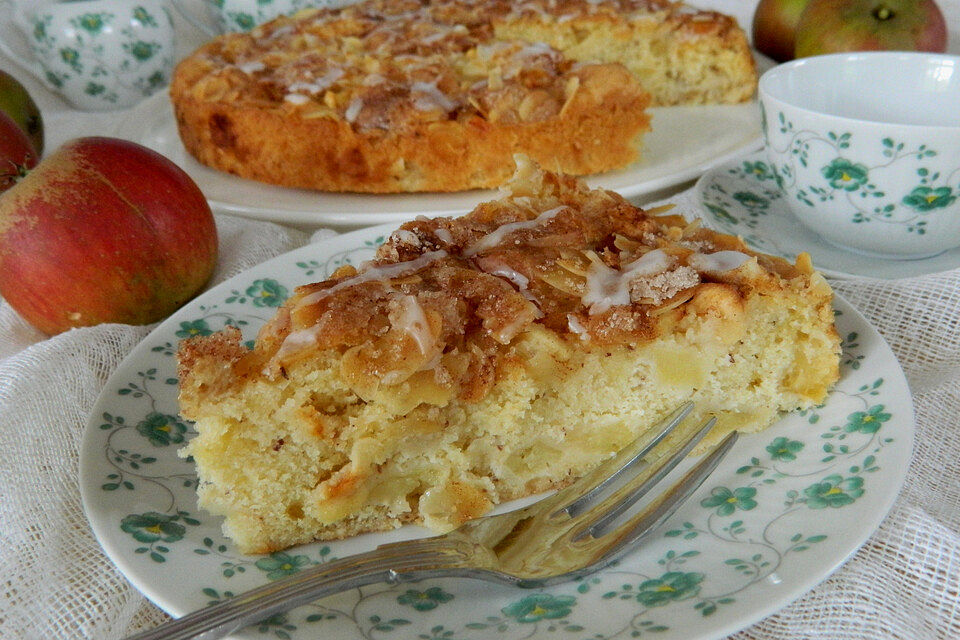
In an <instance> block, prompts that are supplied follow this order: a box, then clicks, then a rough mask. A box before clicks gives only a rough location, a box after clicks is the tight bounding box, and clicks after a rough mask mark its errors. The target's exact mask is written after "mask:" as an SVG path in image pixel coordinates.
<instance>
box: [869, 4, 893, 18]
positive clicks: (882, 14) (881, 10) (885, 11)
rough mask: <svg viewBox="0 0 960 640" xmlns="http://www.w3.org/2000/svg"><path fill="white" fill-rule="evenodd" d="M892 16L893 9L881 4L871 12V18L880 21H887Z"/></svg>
mask: <svg viewBox="0 0 960 640" xmlns="http://www.w3.org/2000/svg"><path fill="white" fill-rule="evenodd" d="M894 15H895V14H894V12H893V9H891V8H890V7H888V6H886V5H883V4H882V5H880V6H879V7H877V8H876V9H874V10H873V17H874V18H876V19H877V20H880V21H884V20H889V19H890V18H892V17H894Z"/></svg>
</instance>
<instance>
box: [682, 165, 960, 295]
mask: <svg viewBox="0 0 960 640" xmlns="http://www.w3.org/2000/svg"><path fill="white" fill-rule="evenodd" d="M694 198H695V199H696V200H697V202H698V203H699V204H700V206H702V207H703V208H704V209H705V213H706V215H705V219H704V222H706V224H707V225H708V226H710V227H712V228H714V229H717V230H718V231H723V232H724V233H731V234H734V235H738V236H741V237H742V238H743V239H744V241H745V242H746V243H747V245H748V246H750V248H751V249H756V250H757V251H762V252H764V253H769V254H772V255H775V256H781V257H783V258H786V259H788V260H790V261H793V260H794V259H796V257H797V254H798V253H800V252H802V251H806V252H807V253H809V254H810V257H811V258H813V264H814V266H815V267H817V269H819V270H820V271H822V272H823V273H824V274H826V275H828V276H831V277H834V278H855V277H867V278H882V279H888V280H893V279H896V278H910V277H915V276H922V275H926V274H930V273H939V272H941V271H949V270H951V269H957V268H960V249H953V250H950V251H945V252H944V253H941V254H939V255H936V256H933V257H931V258H924V259H920V260H895V259H890V258H880V257H876V256H869V255H864V254H860V253H856V252H854V251H851V250H847V249H841V248H840V247H837V246H836V245H833V244H831V243H829V242H827V241H825V240H823V239H822V238H820V237H819V236H818V235H817V234H816V233H814V232H813V231H811V230H810V229H809V228H807V227H806V226H804V225H803V223H801V222H800V221H799V220H798V219H797V218H796V217H795V216H794V215H793V213H792V212H791V211H790V210H789V208H788V207H787V206H786V204H785V203H784V201H783V198H784V196H783V194H782V193H781V191H780V190H779V188H778V187H777V182H776V178H775V176H774V174H773V171H772V169H771V168H770V163H769V162H768V160H767V157H766V153H765V152H764V151H758V152H756V153H754V154H752V155H749V156H747V157H745V158H741V159H739V160H734V161H731V162H727V163H724V164H722V165H719V166H717V167H716V168H714V169H712V170H711V171H709V172H707V173H706V174H704V175H703V177H701V178H700V180H699V181H698V182H697V185H696V187H695V189H694Z"/></svg>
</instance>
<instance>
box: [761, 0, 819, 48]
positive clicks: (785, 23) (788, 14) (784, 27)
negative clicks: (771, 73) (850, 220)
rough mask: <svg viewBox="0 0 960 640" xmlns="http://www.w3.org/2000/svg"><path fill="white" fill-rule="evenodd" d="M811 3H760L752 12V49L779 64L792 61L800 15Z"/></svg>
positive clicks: (770, 0)
mask: <svg viewBox="0 0 960 640" xmlns="http://www.w3.org/2000/svg"><path fill="white" fill-rule="evenodd" d="M809 1H810V0H760V2H758V3H757V8H756V10H755V11H754V13H753V46H754V48H755V49H756V50H757V51H759V52H760V53H763V54H766V55H768V56H770V57H771V58H773V59H774V60H776V61H778V62H786V61H787V60H792V59H793V43H794V36H795V34H796V29H797V22H798V21H799V20H800V14H801V13H803V9H804V8H805V7H806V6H807V3H808V2H809Z"/></svg>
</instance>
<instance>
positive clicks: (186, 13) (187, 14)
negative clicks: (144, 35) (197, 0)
mask: <svg viewBox="0 0 960 640" xmlns="http://www.w3.org/2000/svg"><path fill="white" fill-rule="evenodd" d="M204 1H205V0H204ZM0 2H10V0H0ZM170 2H172V3H173V6H174V8H175V9H176V10H177V13H179V14H180V15H181V16H183V17H184V19H185V20H186V21H187V22H189V23H190V24H192V25H193V26H195V27H196V28H197V29H199V30H200V31H203V32H204V33H205V34H207V35H208V36H210V37H211V38H213V37H214V36H217V35H219V33H220V32H219V30H217V29H216V28H214V27H211V26H210V24H209V22H206V21H204V20H203V19H202V18H200V17H198V16H197V15H196V14H195V13H194V12H193V11H192V10H191V9H190V8H189V7H188V6H187V5H186V4H184V2H183V0H170Z"/></svg>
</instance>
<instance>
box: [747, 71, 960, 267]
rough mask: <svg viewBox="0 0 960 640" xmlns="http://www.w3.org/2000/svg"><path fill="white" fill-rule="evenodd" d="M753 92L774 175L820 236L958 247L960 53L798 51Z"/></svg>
mask: <svg viewBox="0 0 960 640" xmlns="http://www.w3.org/2000/svg"><path fill="white" fill-rule="evenodd" d="M759 96H760V106H761V114H762V121H763V134H764V138H765V140H766V143H767V155H768V157H769V159H770V162H771V164H772V168H773V171H774V175H775V177H776V180H777V183H778V185H779V186H780V189H781V190H782V191H783V192H784V194H785V195H786V202H787V203H788V205H789V207H790V209H791V211H792V212H793V213H794V214H795V215H796V216H797V218H799V220H800V221H801V222H803V223H804V224H805V225H807V226H808V227H810V228H811V229H812V230H813V231H815V232H816V233H818V234H819V235H820V236H821V237H822V238H824V239H825V240H827V241H828V242H831V243H833V244H836V245H839V246H841V247H844V248H848V249H853V250H855V251H860V252H862V253H868V254H874V255H881V256H885V257H893V258H923V257H929V256H931V255H935V254H937V253H940V252H942V251H945V250H947V249H952V248H954V247H958V246H960V57H958V56H949V55H941V54H926V53H906V52H861V53H844V54H834V55H828V56H817V57H812V58H802V59H799V60H794V61H793V62H789V63H787V64H782V65H780V66H778V67H774V68H773V69H771V70H769V71H768V72H766V73H765V74H764V75H763V77H762V78H761V79H760V88H759Z"/></svg>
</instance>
